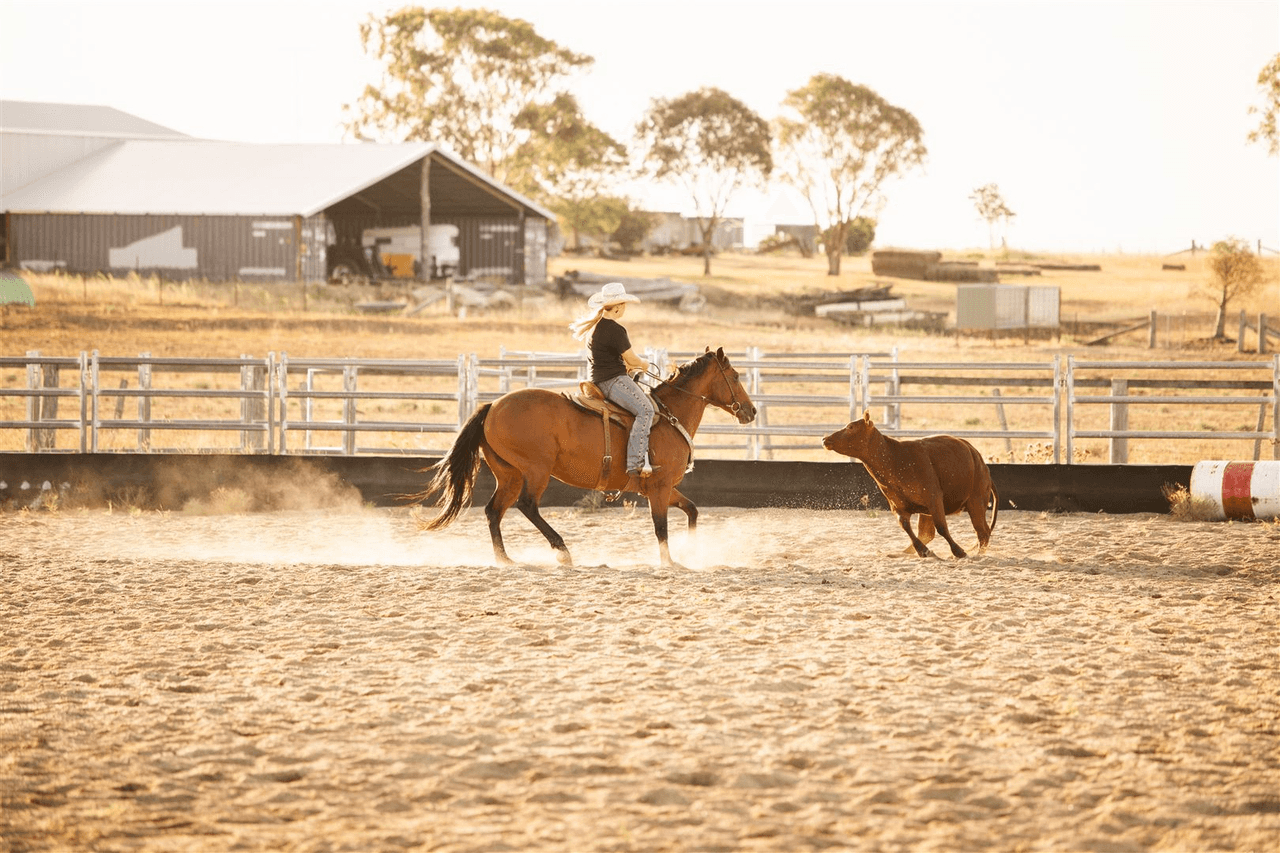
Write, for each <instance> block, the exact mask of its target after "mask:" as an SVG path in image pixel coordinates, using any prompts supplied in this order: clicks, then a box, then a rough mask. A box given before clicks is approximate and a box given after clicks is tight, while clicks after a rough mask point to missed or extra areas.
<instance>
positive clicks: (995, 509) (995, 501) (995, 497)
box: [990, 482, 1000, 530]
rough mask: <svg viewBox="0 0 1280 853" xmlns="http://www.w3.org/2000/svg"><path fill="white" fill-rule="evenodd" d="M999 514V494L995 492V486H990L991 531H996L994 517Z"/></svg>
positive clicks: (993, 484)
mask: <svg viewBox="0 0 1280 853" xmlns="http://www.w3.org/2000/svg"><path fill="white" fill-rule="evenodd" d="M999 514H1000V493H999V492H997V491H996V484H995V483H994V482H993V483H992V484H991V524H990V527H991V529H992V530H995V529H996V516H998V515H999Z"/></svg>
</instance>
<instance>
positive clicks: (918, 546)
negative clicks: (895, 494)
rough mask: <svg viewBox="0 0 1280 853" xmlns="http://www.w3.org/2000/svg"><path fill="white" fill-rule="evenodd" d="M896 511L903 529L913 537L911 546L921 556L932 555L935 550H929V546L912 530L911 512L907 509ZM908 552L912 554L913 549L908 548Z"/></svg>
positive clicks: (909, 536)
mask: <svg viewBox="0 0 1280 853" xmlns="http://www.w3.org/2000/svg"><path fill="white" fill-rule="evenodd" d="M895 512H896V513H897V514H898V524H900V525H902V529H903V530H905V531H906V532H907V536H908V538H910V539H911V548H912V549H914V550H915V552H916V554H917V555H918V556H920V557H932V556H933V552H932V551H930V550H929V548H928V546H927V545H925V544H924V543H923V542H921V541H920V538H919V537H918V536H916V535H915V534H914V533H912V532H911V513H910V512H907V511H906V510H905V509H900V510H895ZM906 553H908V554H910V553H911V551H910V550H908V551H907V552H906Z"/></svg>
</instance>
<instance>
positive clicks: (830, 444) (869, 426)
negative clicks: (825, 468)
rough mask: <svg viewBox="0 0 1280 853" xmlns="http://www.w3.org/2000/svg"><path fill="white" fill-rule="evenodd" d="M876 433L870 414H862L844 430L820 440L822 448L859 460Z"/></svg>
mask: <svg viewBox="0 0 1280 853" xmlns="http://www.w3.org/2000/svg"><path fill="white" fill-rule="evenodd" d="M876 431H877V430H876V425H875V423H874V422H873V421H872V420H871V413H870V412H863V413H862V417H861V419H859V420H856V421H853V422H851V423H850V424H849V425H848V426H846V427H845V428H844V429H842V430H839V431H837V432H833V433H831V435H829V436H827V437H826V438H824V439H822V446H823V447H825V448H826V449H827V450H834V451H835V452H836V453H839V454H842V455H844V456H850V457H853V458H854V459H861V458H862V457H863V456H864V454H865V453H866V451H867V447H868V442H869V441H870V440H871V436H872V434H874V433H875V432H876Z"/></svg>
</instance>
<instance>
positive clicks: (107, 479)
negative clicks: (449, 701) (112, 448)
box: [0, 453, 1192, 513]
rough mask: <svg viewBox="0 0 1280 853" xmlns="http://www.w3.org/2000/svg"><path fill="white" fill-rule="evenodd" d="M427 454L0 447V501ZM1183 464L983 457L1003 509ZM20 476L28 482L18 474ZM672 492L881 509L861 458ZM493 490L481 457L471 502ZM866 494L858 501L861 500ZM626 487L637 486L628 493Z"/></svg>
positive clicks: (748, 502) (375, 472) (1146, 480)
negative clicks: (43, 492) (44, 490)
mask: <svg viewBox="0 0 1280 853" xmlns="http://www.w3.org/2000/svg"><path fill="white" fill-rule="evenodd" d="M435 462H436V458H434V457H386V456H364V457H353V456H323V457H317V456H309V457H307V456H249V455H233V454H221V455H220V454H152V455H147V454H123V453H88V454H62V453H46V454H29V453H0V482H3V483H4V487H3V488H0V507H3V506H10V507H12V506H24V505H29V504H30V502H31V500H32V499H33V498H34V497H35V495H36V494H37V493H38V492H39V490H40V489H41V487H42V486H43V484H44V483H45V482H48V483H50V486H51V488H52V489H53V490H61V489H64V487H67V486H69V487H71V488H72V489H74V490H75V494H78V495H80V496H81V497H82V498H83V497H93V496H95V495H96V496H99V497H102V496H110V495H112V494H124V493H129V492H130V491H132V492H133V493H135V494H136V493H139V492H138V490H143V491H144V492H147V493H150V494H151V495H153V496H154V498H155V499H156V500H157V501H159V502H160V503H162V504H163V506H164V507H165V508H168V509H181V508H182V506H183V505H184V504H185V503H186V502H187V501H188V500H191V499H193V498H207V497H208V495H209V494H210V493H211V492H213V490H215V489H217V488H220V487H236V486H237V485H244V484H253V483H261V482H263V480H262V479H261V478H267V480H268V481H271V482H279V481H281V480H285V479H297V480H298V481H300V482H303V483H306V482H317V481H318V479H317V478H328V479H334V478H336V480H338V481H341V482H342V483H346V484H349V485H350V486H352V487H354V488H355V489H356V490H358V491H359V493H360V495H361V499H362V500H363V501H364V502H366V503H371V504H374V505H376V506H400V505H404V503H405V501H404V498H403V497H402V496H403V495H408V494H413V493H416V492H419V491H421V490H422V489H423V488H424V487H425V485H426V482H427V479H428V477H427V475H426V474H424V473H422V471H423V469H425V468H427V467H429V466H430V465H432V464H434V463H435ZM1191 467H1192V466H1190V465H1009V464H995V465H992V466H991V475H992V479H993V481H994V482H995V485H996V489H997V490H998V491H999V492H1000V506H1001V508H1002V509H1018V510H1028V511H1048V512H1058V511H1061V512H1108V513H1131V512H1156V513H1160V512H1167V511H1168V510H1169V505H1168V502H1167V501H1166V500H1165V498H1164V495H1163V492H1162V489H1163V487H1164V486H1165V485H1167V484H1169V485H1181V486H1184V487H1188V488H1189V487H1190V482H1191ZM24 483H25V484H27V487H26V488H25V489H23V488H22V484H24ZM680 491H681V492H682V493H684V494H685V495H687V496H688V497H689V499H690V500H692V501H693V502H694V503H696V504H698V505H700V506H704V507H716V506H721V507H795V508H807V509H832V510H840V509H843V510H847V509H863V508H879V509H885V508H887V504H886V503H885V501H884V498H883V497H882V496H881V494H880V491H879V489H878V488H877V487H876V485H875V483H874V482H873V481H872V479H871V477H870V476H869V475H868V474H867V472H866V470H865V469H864V468H863V467H862V465H861V464H860V463H852V462H747V461H736V460H723V459H709V460H703V461H700V462H698V463H697V465H696V467H695V469H694V470H693V471H692V472H691V473H689V474H687V475H686V476H685V479H684V481H683V482H682V483H681V485H680ZM492 492H493V478H492V476H491V475H490V474H489V471H488V469H487V468H486V467H484V466H481V469H480V478H479V480H478V482H477V485H476V489H475V498H474V500H475V504H474V505H475V506H483V505H484V503H485V502H486V501H487V500H488V499H489V495H490V494H492ZM585 494H586V492H585V491H584V490H582V489H576V488H573V487H570V486H566V485H564V484H562V483H559V482H557V481H554V480H553V481H552V482H551V486H550V488H548V489H547V492H546V495H545V496H544V498H543V504H544V505H545V506H569V505H572V504H573V503H574V502H575V501H578V500H580V499H581V498H582V497H583V496H584V495H585ZM864 496H866V497H867V498H868V500H867V502H866V503H864V501H863V498H864ZM631 497H634V496H631Z"/></svg>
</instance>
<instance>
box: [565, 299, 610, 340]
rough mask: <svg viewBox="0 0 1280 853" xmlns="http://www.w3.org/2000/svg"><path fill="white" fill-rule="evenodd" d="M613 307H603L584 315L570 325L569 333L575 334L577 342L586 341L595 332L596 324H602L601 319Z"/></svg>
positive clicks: (574, 337)
mask: <svg viewBox="0 0 1280 853" xmlns="http://www.w3.org/2000/svg"><path fill="white" fill-rule="evenodd" d="M610 307H611V306H608V305H601V306H600V307H599V308H597V309H596V310H595V311H588V312H587V313H585V314H582V315H580V316H579V317H578V319H576V320H574V321H573V322H572V323H570V324H569V331H570V332H572V333H573V339H574V340H575V341H585V340H586V339H587V338H588V337H590V336H591V333H592V332H593V331H594V330H595V328H596V324H597V323H599V322H600V318H601V317H603V316H604V312H605V311H607V310H608V309H609V308H610Z"/></svg>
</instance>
